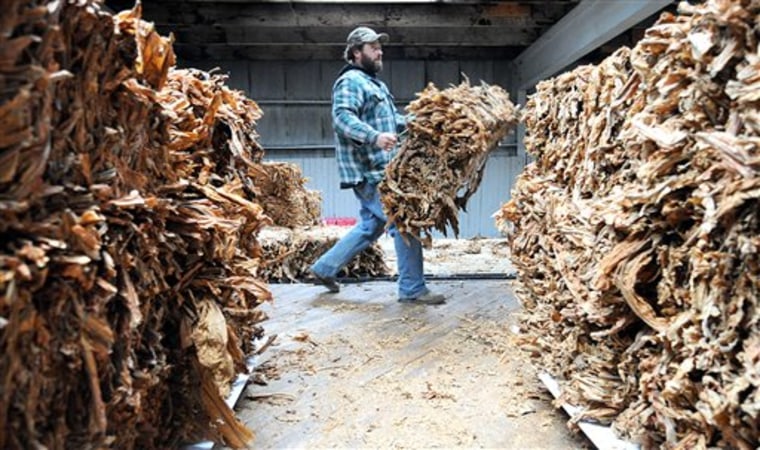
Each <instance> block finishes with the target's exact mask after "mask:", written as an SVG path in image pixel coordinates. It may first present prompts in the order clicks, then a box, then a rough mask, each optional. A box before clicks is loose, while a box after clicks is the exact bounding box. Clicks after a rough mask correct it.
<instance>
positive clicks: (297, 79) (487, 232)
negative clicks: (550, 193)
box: [183, 60, 525, 238]
mask: <svg viewBox="0 0 760 450" xmlns="http://www.w3.org/2000/svg"><path fill="white" fill-rule="evenodd" d="M183 65H184V66H189V67H198V68H201V69H206V70H209V69H211V68H213V67H219V68H220V69H221V71H222V72H224V73H227V74H229V85H230V86H232V87H234V88H237V89H241V90H244V91H245V92H247V93H248V95H249V96H250V97H251V98H252V99H254V100H255V101H256V102H258V103H259V105H260V106H261V108H262V110H263V111H264V117H263V118H262V119H261V120H260V121H259V124H258V130H259V134H260V136H261V138H260V142H261V143H262V145H263V146H264V148H265V149H266V152H267V153H266V159H268V160H276V161H291V162H294V163H296V164H298V165H299V166H301V168H302V170H303V172H304V175H305V176H306V177H308V178H309V179H310V181H309V185H308V186H309V188H310V189H316V190H319V191H321V192H322V197H323V217H346V216H348V217H356V216H357V203H356V201H355V200H354V198H353V195H352V194H351V191H345V190H340V189H339V188H338V185H339V181H338V173H337V167H336V165H335V159H334V158H335V157H334V144H333V140H334V138H333V133H332V121H331V118H330V96H331V91H332V84H333V82H334V81H335V78H336V76H337V74H338V72H339V71H340V69H341V67H343V63H342V62H340V61H222V62H215V63H214V65H210V64H209V63H205V64H204V63H203V62H185V63H184V64H183ZM463 76H467V77H468V78H469V79H470V82H471V83H473V84H476V83H479V82H480V80H483V81H485V82H487V83H491V84H498V85H500V86H502V87H504V88H505V89H506V88H508V87H509V86H510V85H511V79H510V77H511V73H510V70H509V64H508V62H507V61H490V60H472V61H421V60H404V61H400V60H399V61H385V62H384V70H383V72H382V73H381V75H380V77H381V78H382V79H383V80H384V81H385V82H386V83H387V84H388V87H389V88H390V90H391V93H393V95H394V97H395V99H396V102H397V106H398V107H399V110H401V111H402V112H403V109H404V106H405V105H406V104H408V103H409V101H410V100H413V99H414V98H415V94H416V93H417V92H419V91H421V90H422V89H423V88H424V87H425V86H426V85H427V83H428V82H433V83H435V85H436V86H438V87H439V88H445V87H448V85H450V84H459V83H460V82H461V81H462V80H463ZM515 149H516V146H515V136H514V134H510V135H509V136H508V137H507V138H506V139H505V140H504V141H503V142H502V143H501V145H500V147H499V148H498V149H497V150H496V151H495V152H494V154H493V155H492V156H491V158H490V159H489V162H488V164H487V166H486V173H485V174H484V177H483V181H482V184H481V186H480V188H479V190H478V192H477V193H476V194H475V195H474V196H473V197H472V198H471V199H470V201H469V204H468V212H467V213H462V215H461V217H460V237H465V238H469V237H474V236H488V237H494V236H497V235H498V233H497V231H496V228H495V227H494V224H493V219H492V218H491V215H492V214H493V213H494V212H495V211H496V210H497V209H498V208H499V206H500V205H501V204H502V203H503V202H505V201H506V200H508V199H509V191H510V189H511V186H512V185H513V184H514V181H515V178H516V177H517V175H518V174H519V173H520V171H521V170H522V168H523V166H524V164H525V159H524V157H518V156H517V154H516V150H515Z"/></svg>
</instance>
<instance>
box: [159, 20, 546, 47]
mask: <svg viewBox="0 0 760 450" xmlns="http://www.w3.org/2000/svg"><path fill="white" fill-rule="evenodd" d="M350 31H351V28H350V27H326V26H323V27H319V28H314V27H296V28H291V29H284V28H268V27H267V28H263V27H240V26H235V27H224V28H217V27H210V26H205V25H192V26H182V27H176V28H172V27H168V26H162V27H160V28H159V32H161V33H163V34H166V33H168V32H172V33H174V35H175V38H176V42H177V43H181V44H197V45H204V44H229V45H237V44H240V45H251V46H255V45H258V46H283V45H288V46H292V45H296V46H297V45H303V44H310V45H313V46H330V47H336V48H340V49H341V50H342V48H343V47H344V46H345V43H346V36H347V35H348V33H349V32H350ZM383 31H384V32H386V33H388V34H389V35H390V41H389V42H388V43H387V44H385V47H393V46H417V45H425V46H439V45H440V46H458V47H462V46H475V47H498V46H528V45H530V43H531V42H533V41H534V40H535V39H536V38H537V37H538V34H539V33H538V30H533V29H528V30H517V29H510V28H501V27H469V28H451V29H446V30H442V29H440V28H435V27H425V26H417V27H415V28H399V27H393V28H384V29H383Z"/></svg>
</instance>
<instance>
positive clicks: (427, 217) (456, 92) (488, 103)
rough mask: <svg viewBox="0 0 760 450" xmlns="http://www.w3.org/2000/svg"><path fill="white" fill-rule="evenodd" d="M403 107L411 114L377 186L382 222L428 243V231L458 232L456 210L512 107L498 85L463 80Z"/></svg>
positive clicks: (511, 121) (430, 89) (508, 122)
mask: <svg viewBox="0 0 760 450" xmlns="http://www.w3.org/2000/svg"><path fill="white" fill-rule="evenodd" d="M407 111H408V112H409V113H410V114H412V115H413V117H414V118H413V120H411V121H410V122H409V123H408V131H407V136H406V137H405V139H404V140H403V143H402V145H401V148H400V150H399V152H398V154H397V155H396V156H395V157H394V159H393V160H392V161H391V162H390V164H388V166H387V168H386V171H385V179H384V180H383V181H382V182H381V183H380V186H379V190H380V195H381V199H382V202H383V209H384V210H385V213H386V215H387V217H388V222H389V223H394V224H395V225H396V227H397V228H398V230H399V231H400V232H402V233H407V234H409V235H411V236H414V237H415V238H417V239H419V240H421V241H422V242H423V243H424V244H426V246H428V247H429V246H430V243H431V231H432V230H433V229H437V230H439V231H441V232H442V233H444V234H445V233H446V231H447V226H451V228H452V229H453V231H454V234H455V235H458V233H459V210H460V209H461V210H464V209H465V206H466V205H467V200H469V198H470V196H472V194H474V193H475V191H476V190H477V189H478V186H479V185H480V180H481V178H482V176H483V170H484V169H485V165H486V161H487V159H488V155H489V154H490V152H491V151H492V150H493V149H494V148H495V147H496V144H497V143H498V141H499V140H500V139H501V138H503V137H504V136H505V135H506V134H507V132H508V131H509V130H510V129H511V128H512V127H514V125H515V124H516V123H517V111H516V109H515V106H514V105H513V104H512V102H510V101H509V94H508V93H507V92H506V91H505V90H504V89H502V88H501V87H499V86H490V85H488V84H486V83H483V84H481V85H480V86H470V83H469V81H465V82H463V83H462V84H460V85H459V86H454V87H451V88H448V89H444V90H442V91H441V90H438V89H437V88H436V87H435V86H434V85H433V84H432V83H431V84H429V85H428V86H427V88H425V90H423V91H422V92H421V93H419V94H418V98H417V99H415V100H414V101H413V102H411V103H410V104H409V106H408V107H407Z"/></svg>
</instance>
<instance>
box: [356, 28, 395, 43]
mask: <svg viewBox="0 0 760 450" xmlns="http://www.w3.org/2000/svg"><path fill="white" fill-rule="evenodd" d="M378 41H380V43H381V44H385V43H386V42H388V35H387V34H386V33H376V32H375V30H373V29H372V28H369V27H356V28H354V31H352V32H350V33H349V34H348V38H346V44H348V45H352V46H353V45H361V44H366V43H368V42H378Z"/></svg>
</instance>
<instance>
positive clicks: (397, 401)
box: [236, 280, 587, 449]
mask: <svg viewBox="0 0 760 450" xmlns="http://www.w3.org/2000/svg"><path fill="white" fill-rule="evenodd" d="M429 287H430V288H431V289H432V290H433V291H435V292H440V293H443V294H445V295H446V297H447V303H446V304H445V305H440V306H418V305H408V304H401V303H398V302H397V301H396V300H397V297H396V283H394V282H389V281H383V282H367V283H360V284H344V285H343V287H342V290H341V292H340V293H338V294H329V293H327V292H325V291H324V289H323V288H322V287H320V286H311V285H305V284H282V285H272V286H271V288H272V291H273V294H274V296H275V301H274V302H273V303H272V304H271V305H267V306H266V307H265V310H266V311H267V312H268V314H269V316H270V319H269V320H268V321H266V322H264V326H265V328H266V330H267V334H268V335H275V334H276V335H277V339H276V340H275V343H274V344H273V345H272V346H271V347H269V348H268V349H267V350H266V351H265V352H264V353H263V354H262V355H261V356H260V357H259V358H258V360H257V361H256V364H257V374H256V376H255V377H254V378H258V379H259V381H260V384H255V383H249V385H248V387H247V388H246V389H245V391H244V392H243V396H242V397H241V399H240V400H239V401H238V403H237V407H236V411H237V414H238V417H239V418H241V420H243V421H244V422H245V423H246V425H248V426H249V427H250V428H251V429H253V430H254V432H255V433H256V435H257V437H256V441H255V443H254V447H255V448H432V447H438V448H473V447H485V448H520V449H524V448H542V449H549V448H557V449H572V448H585V447H587V444H586V442H585V441H584V439H583V438H582V437H578V436H575V435H572V434H571V433H570V432H569V431H567V429H566V427H565V421H566V420H567V417H566V416H564V414H563V413H562V411H561V410H555V409H554V408H553V407H552V406H551V397H550V395H549V394H548V393H546V391H545V390H544V389H543V387H542V386H541V384H540V382H539V380H538V379H537V377H536V374H535V369H533V368H532V366H531V365H530V364H529V363H527V360H526V359H525V358H526V357H525V356H524V355H523V352H521V351H520V350H519V347H518V344H517V343H516V340H515V335H514V334H512V332H511V331H510V327H511V325H513V324H514V323H515V317H514V313H515V311H516V310H517V309H518V308H519V306H518V304H517V302H516V300H515V298H514V296H513V295H512V292H511V289H510V282H509V281H508V280H462V281H433V282H430V283H429ZM263 383H265V384H263Z"/></svg>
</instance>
